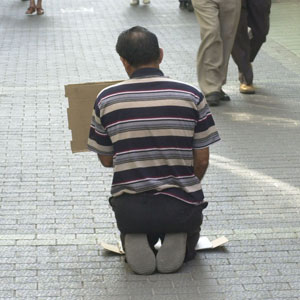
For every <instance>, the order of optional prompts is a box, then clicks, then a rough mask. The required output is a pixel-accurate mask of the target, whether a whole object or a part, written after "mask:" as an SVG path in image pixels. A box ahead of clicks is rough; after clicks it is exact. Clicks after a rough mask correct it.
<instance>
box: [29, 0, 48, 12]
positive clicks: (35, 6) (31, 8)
mask: <svg viewBox="0 0 300 300" xmlns="http://www.w3.org/2000/svg"><path fill="white" fill-rule="evenodd" d="M35 11H36V14H37V15H43V14H44V9H43V7H42V0H37V4H35V0H30V5H29V7H28V9H27V11H26V14H27V15H32V14H33V13H34V12H35Z"/></svg>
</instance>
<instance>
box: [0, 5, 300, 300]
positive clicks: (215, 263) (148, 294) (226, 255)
mask: <svg viewBox="0 0 300 300" xmlns="http://www.w3.org/2000/svg"><path fill="white" fill-rule="evenodd" d="M27 5H28V2H23V1H20V0H2V1H1V3H0V8H1V10H0V41H1V42H0V162H1V164H0V299H1V300H4V299H5V300H9V299H32V300H35V299H38V300H46V299H47V300H48V299H51V300H54V299H57V300H58V299H62V300H75V299H76V300H90V299H92V300H148V299H152V300H199V299H208V300H214V299H224V300H232V299H238V300H244V299H255V300H257V299H276V300H277V299H300V296H299V295H300V240H299V238H300V156H299V149H300V99H299V94H300V84H299V83H300V34H299V28H300V27H299V15H300V2H299V1H298V2H296V1H290V2H289V1H285V2H279V3H273V7H272V22H271V32H270V35H269V36H268V42H267V43H266V44H265V45H264V46H263V49H262V51H261V52H260V53H259V56H258V57H257V60H256V62H255V63H254V71H255V84H256V87H257V94H256V95H241V94H240V93H239V92H238V81H237V70H236V66H235V65H234V64H233V63H232V61H231V62H230V67H229V76H228V84H227V85H226V88H225V90H226V91H227V92H228V93H229V94H230V95H231V97H232V101H231V102H229V103H225V104H223V105H222V106H220V107H217V108H213V113H214V116H215V119H216V123H217V126H218V128H219V131H220V134H221V137H222V142H220V143H218V144H216V145H215V146H213V147H212V148H211V165H210V168H209V170H208V173H207V176H206V177H205V180H204V182H203V184H204V191H205V195H206V198H207V200H208V201H209V207H208V208H207V210H206V211H205V221H204V225H203V230H202V233H203V235H205V236H208V237H210V238H211V239H213V238H215V237H218V236H221V235H225V236H226V237H227V238H228V239H229V240H230V242H229V243H228V244H227V245H226V247H224V248H221V249H217V250H213V251H211V250H210V251H209V250H207V251H202V252H199V254H198V256H197V258H196V259H195V260H194V261H192V262H190V263H187V264H185V265H184V267H183V268H182V269H181V271H180V272H178V273H176V274H170V275H160V274H154V275H151V276H137V275H134V274H133V273H132V272H131V271H130V270H129V269H128V267H127V266H126V264H125V263H124V258H123V257H121V256H117V255H112V254H110V253H107V252H105V251H103V249H102V248H101V247H100V245H99V241H100V240H105V241H114V240H116V239H117V238H118V231H117V229H116V224H115V222H114V217H113V214H112V211H111V209H110V208H109V205H108V202H107V197H108V196H109V190H110V182H111V171H110V170H107V169H104V168H101V167H100V164H99V162H98V161H97V158H96V155H95V154H93V153H80V154H75V155H74V154H72V153H71V151H70V146H69V141H70V139H71V133H70V131H69V130H68V122H67V114H66V109H67V99H66V98H65V97H64V85H65V84H70V83H83V82H93V81H102V80H117V79H125V78H126V74H125V71H124V70H123V68H122V65H121V63H120V61H119V58H118V56H117V54H116V53H115V52H114V46H115V42H116V37H117V35H118V34H119V33H120V31H121V30H123V29H126V28H128V27H130V26H133V25H136V24H140V25H143V26H145V27H148V28H149V29H150V30H153V31H154V32H156V33H157V35H158V37H159V40H160V42H161V46H162V47H163V48H164V50H165V59H164V62H163V64H162V69H163V71H164V72H165V74H166V75H169V76H171V77H173V78H176V79H179V80H184V81H188V82H190V83H192V84H197V79H196V70H195V57H196V52H197V49H198V46H199V43H200V38H199V26H198V24H197V21H196V18H195V16H194V15H193V14H191V13H188V12H186V11H181V10H179V8H178V3H177V1H176V0H164V1H159V0H152V4H151V5H149V6H143V5H141V6H139V7H130V6H129V0H118V1H116V0H106V1H104V0H98V1H93V0H86V1H79V0H64V1H54V0H47V1H44V8H45V15H44V16H26V15H25V10H26V8H27Z"/></svg>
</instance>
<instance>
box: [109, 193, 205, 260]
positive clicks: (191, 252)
mask: <svg viewBox="0 0 300 300" xmlns="http://www.w3.org/2000/svg"><path fill="white" fill-rule="evenodd" d="M110 204H111V206H112V208H113V211H114V213H115V217H116V220H117V226H118V229H119V230H120V232H121V240H122V242H124V235H125V234H126V233H145V234H147V236H148V241H149V245H150V247H151V248H152V249H154V245H155V244H156V242H157V241H158V239H159V238H160V239H162V240H163V238H164V235H165V234H166V233H175V232H186V233H187V252H186V261H187V260H190V259H193V258H194V257H195V255H196V251H195V246H196V244H197V242H198V239H199V236H200V229H201V228H200V226H201V224H202V221H203V214H202V211H203V209H205V208H206V207H207V202H203V203H201V204H200V205H198V206H195V205H191V204H188V203H185V202H183V201H180V200H178V199H175V198H173V197H169V196H167V195H153V193H152V192H145V193H140V194H134V195H130V194H123V195H121V196H119V197H112V198H110ZM123 246H124V245H123Z"/></svg>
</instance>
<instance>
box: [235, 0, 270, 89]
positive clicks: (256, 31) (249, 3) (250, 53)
mask: <svg viewBox="0 0 300 300" xmlns="http://www.w3.org/2000/svg"><path fill="white" fill-rule="evenodd" d="M270 9H271V0H242V10H241V16H240V22H239V26H238V29H237V33H236V37H235V41H234V45H233V48H232V52H231V54H232V58H233V60H234V62H235V63H236V64H237V66H238V69H239V72H240V73H242V74H243V76H244V78H243V79H244V81H245V82H242V83H246V84H252V81H253V71H252V67H251V62H253V61H254V59H255V57H256V55H257V53H258V51H259V49H260V48H261V46H262V44H263V43H264V42H265V41H266V36H267V34H268V32H269V27H270V17H269V16H270ZM248 27H249V28H251V34H250V35H251V36H250V37H249V34H248ZM241 81H242V80H241Z"/></svg>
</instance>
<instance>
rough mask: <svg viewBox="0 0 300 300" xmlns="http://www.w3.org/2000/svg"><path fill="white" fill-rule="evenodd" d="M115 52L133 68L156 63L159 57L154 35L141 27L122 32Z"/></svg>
mask: <svg viewBox="0 0 300 300" xmlns="http://www.w3.org/2000/svg"><path fill="white" fill-rule="evenodd" d="M116 50H117V52H118V54H119V55H120V56H121V57H123V58H125V59H126V60H127V61H128V63H129V64H130V65H132V66H133V67H139V66H142V65H147V64H150V63H153V62H156V61H158V59H159V56H160V51H159V45H158V40H157V37H156V35H155V34H154V33H152V32H150V31H149V30H147V29H146V28H144V27H141V26H135V27H132V28H130V29H128V30H125V31H123V32H122V33H121V34H120V35H119V37H118V41H117V45H116Z"/></svg>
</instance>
